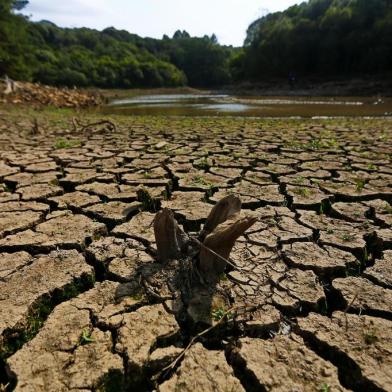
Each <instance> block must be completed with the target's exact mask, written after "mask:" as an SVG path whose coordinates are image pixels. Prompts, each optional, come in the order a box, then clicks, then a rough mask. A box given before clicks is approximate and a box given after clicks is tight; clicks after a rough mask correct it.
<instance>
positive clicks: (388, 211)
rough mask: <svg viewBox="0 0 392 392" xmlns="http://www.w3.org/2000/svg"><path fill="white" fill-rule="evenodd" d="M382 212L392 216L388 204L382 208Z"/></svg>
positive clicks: (391, 208)
mask: <svg viewBox="0 0 392 392" xmlns="http://www.w3.org/2000/svg"><path fill="white" fill-rule="evenodd" d="M384 212H385V213H386V214H388V215H390V214H392V206H390V205H389V204H388V205H386V206H385V207H384Z"/></svg>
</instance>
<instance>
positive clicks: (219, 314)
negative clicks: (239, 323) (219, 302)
mask: <svg viewBox="0 0 392 392" xmlns="http://www.w3.org/2000/svg"><path fill="white" fill-rule="evenodd" d="M225 315H226V310H225V309H224V308H217V309H215V310H213V311H212V312H211V316H212V318H213V320H214V321H219V320H221V319H222V318H223V317H225Z"/></svg>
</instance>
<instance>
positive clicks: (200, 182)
mask: <svg viewBox="0 0 392 392" xmlns="http://www.w3.org/2000/svg"><path fill="white" fill-rule="evenodd" d="M192 183H193V184H195V185H205V186H209V187H212V184H211V183H210V182H208V181H207V180H206V179H205V178H203V177H202V176H199V175H196V176H193V177H192Z"/></svg>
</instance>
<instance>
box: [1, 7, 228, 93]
mask: <svg viewBox="0 0 392 392" xmlns="http://www.w3.org/2000/svg"><path fill="white" fill-rule="evenodd" d="M26 4H27V1H11V0H0V75H4V74H8V75H9V76H10V77H12V78H15V79H22V80H31V81H38V82H41V83H46V84H50V85H60V86H74V85H76V86H80V87H87V86H97V87H103V88H131V87H175V86H183V85H187V84H189V85H192V86H204V87H208V86H217V85H222V84H225V83H228V82H230V80H231V79H230V71H229V60H230V54H231V51H232V48H231V47H224V46H221V45H219V44H218V42H217V39H216V37H215V36H214V35H213V36H211V37H208V36H204V37H202V38H197V37H191V36H190V35H189V34H188V33H187V32H186V31H177V32H176V33H175V34H174V36H173V37H172V38H169V37H167V36H164V37H163V39H162V40H158V39H152V38H141V37H139V36H137V35H135V34H131V33H129V32H127V31H125V30H116V29H115V28H113V27H110V28H107V29H105V30H103V31H97V30H93V29H88V28H74V29H68V28H60V27H57V26H56V25H55V24H53V23H51V22H49V21H41V22H38V23H33V22H30V21H29V20H28V19H26V18H25V17H23V16H22V15H18V14H17V13H16V11H17V10H20V9H21V8H23V6H24V5H26Z"/></svg>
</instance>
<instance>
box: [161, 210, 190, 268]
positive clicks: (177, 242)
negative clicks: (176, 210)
mask: <svg viewBox="0 0 392 392" xmlns="http://www.w3.org/2000/svg"><path fill="white" fill-rule="evenodd" d="M154 234H155V241H156V243H157V251H158V260H159V261H160V262H161V263H166V262H167V261H169V260H171V259H176V258H178V257H179V256H180V255H181V250H182V248H183V246H184V243H185V242H186V240H187V236H186V234H185V233H184V232H183V231H182V230H181V229H180V227H179V226H178V223H177V221H176V219H175V218H174V215H173V212H172V211H171V210H169V209H168V208H164V209H163V210H162V211H159V212H158V213H157V214H156V216H155V219H154Z"/></svg>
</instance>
